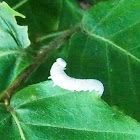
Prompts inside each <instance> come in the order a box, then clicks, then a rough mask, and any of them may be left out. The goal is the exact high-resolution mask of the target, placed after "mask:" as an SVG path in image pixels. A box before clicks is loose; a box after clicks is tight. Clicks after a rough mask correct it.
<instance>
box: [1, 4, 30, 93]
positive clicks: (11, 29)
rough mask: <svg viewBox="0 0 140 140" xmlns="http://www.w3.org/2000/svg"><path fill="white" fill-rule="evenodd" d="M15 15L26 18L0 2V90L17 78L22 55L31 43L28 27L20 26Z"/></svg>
mask: <svg viewBox="0 0 140 140" xmlns="http://www.w3.org/2000/svg"><path fill="white" fill-rule="evenodd" d="M15 16H19V17H22V18H25V16H23V15H22V14H20V13H18V12H16V11H14V10H13V9H11V8H10V7H9V6H8V5H7V4H6V3H5V2H2V3H0V92H1V91H2V90H4V89H5V88H6V87H7V86H8V85H9V84H10V83H11V82H12V80H13V79H14V78H15V76H16V69H17V67H18V65H19V63H20V61H21V58H20V56H22V55H23V54H24V53H25V51H24V49H25V48H27V47H28V46H29V45H30V40H29V39H28V34H27V27H26V26H19V25H18V24H17V22H16V20H15Z"/></svg>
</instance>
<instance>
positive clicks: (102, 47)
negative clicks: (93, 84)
mask: <svg viewBox="0 0 140 140" xmlns="http://www.w3.org/2000/svg"><path fill="white" fill-rule="evenodd" d="M139 9H140V1H139V0H136V1H135V0H129V1H127V0H117V1H113V0H110V1H106V2H100V3H98V4H97V5H95V6H94V7H92V8H90V9H89V10H88V11H87V12H86V13H85V14H84V18H83V29H84V31H85V33H81V32H79V33H76V34H75V35H73V37H72V39H71V43H70V45H69V47H70V49H69V60H68V69H67V73H68V74H69V75H71V76H73V77H76V78H95V79H98V80H100V81H101V82H103V84H104V87H105V92H104V95H103V98H104V99H105V101H107V103H109V104H110V105H111V106H117V107H119V109H120V110H122V111H124V112H125V113H126V114H128V115H130V116H132V117H134V118H135V119H137V120H140V108H139V106H140V94H139V91H140V75H139V71H140V45H139V44H140V41H139V36H140V30H139V29H140V18H139V17H140V12H139ZM79 52H80V53H79Z"/></svg>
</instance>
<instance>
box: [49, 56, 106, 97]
mask: <svg viewBox="0 0 140 140" xmlns="http://www.w3.org/2000/svg"><path fill="white" fill-rule="evenodd" d="M66 65H67V63H66V62H65V60H63V59H62V58H58V59H57V60H56V62H55V63H54V64H53V65H52V67H51V70H50V75H51V76H50V77H48V78H49V79H52V80H53V82H54V86H55V85H58V86H60V87H61V88H63V89H67V90H71V91H90V92H91V91H93V90H95V91H96V92H97V93H98V94H99V96H101V95H102V94H103V91H104V87H103V84H102V83H101V82H100V81H98V80H96V79H76V78H72V77H70V76H68V75H67V74H66V73H65V72H64V70H65V67H66Z"/></svg>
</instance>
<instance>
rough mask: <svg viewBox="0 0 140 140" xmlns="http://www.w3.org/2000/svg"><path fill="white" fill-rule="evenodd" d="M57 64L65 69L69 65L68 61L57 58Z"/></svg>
mask: <svg viewBox="0 0 140 140" xmlns="http://www.w3.org/2000/svg"><path fill="white" fill-rule="evenodd" d="M56 62H57V63H58V64H59V65H60V66H61V67H63V68H65V67H66V65H67V63H66V61H65V60H64V59H62V58H57V60H56Z"/></svg>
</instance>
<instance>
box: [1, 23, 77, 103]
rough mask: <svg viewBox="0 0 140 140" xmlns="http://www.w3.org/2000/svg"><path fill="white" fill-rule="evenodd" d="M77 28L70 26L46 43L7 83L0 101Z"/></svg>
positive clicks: (12, 91)
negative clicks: (33, 58)
mask: <svg viewBox="0 0 140 140" xmlns="http://www.w3.org/2000/svg"><path fill="white" fill-rule="evenodd" d="M78 29H79V26H76V27H75V28H72V29H70V30H68V31H67V32H65V33H64V34H63V35H61V36H59V37H58V38H56V39H54V40H53V41H52V42H50V43H49V44H48V45H46V46H44V47H43V48H42V50H41V51H39V52H38V53H37V55H36V57H35V60H34V62H33V63H32V64H31V65H29V66H28V67H27V68H25V69H24V70H23V72H21V74H20V75H19V76H18V77H17V78H16V79H15V80H14V81H13V83H11V84H10V85H9V87H8V88H7V89H6V90H5V91H3V92H2V93H1V94H0V101H4V100H5V99H9V100H10V98H11V97H12V96H13V94H14V93H15V92H16V91H17V89H18V88H19V87H20V85H21V83H22V82H23V81H24V80H26V78H28V76H29V75H30V74H31V73H32V72H33V71H34V70H35V69H36V68H37V67H38V66H39V65H40V64H41V63H42V62H43V61H44V60H45V59H46V58H47V57H48V55H50V54H52V53H53V52H54V51H55V50H57V49H58V48H59V47H60V46H62V44H63V43H64V42H65V41H66V40H68V39H69V37H70V36H71V35H72V34H73V33H74V32H76V31H77V30H78Z"/></svg>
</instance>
